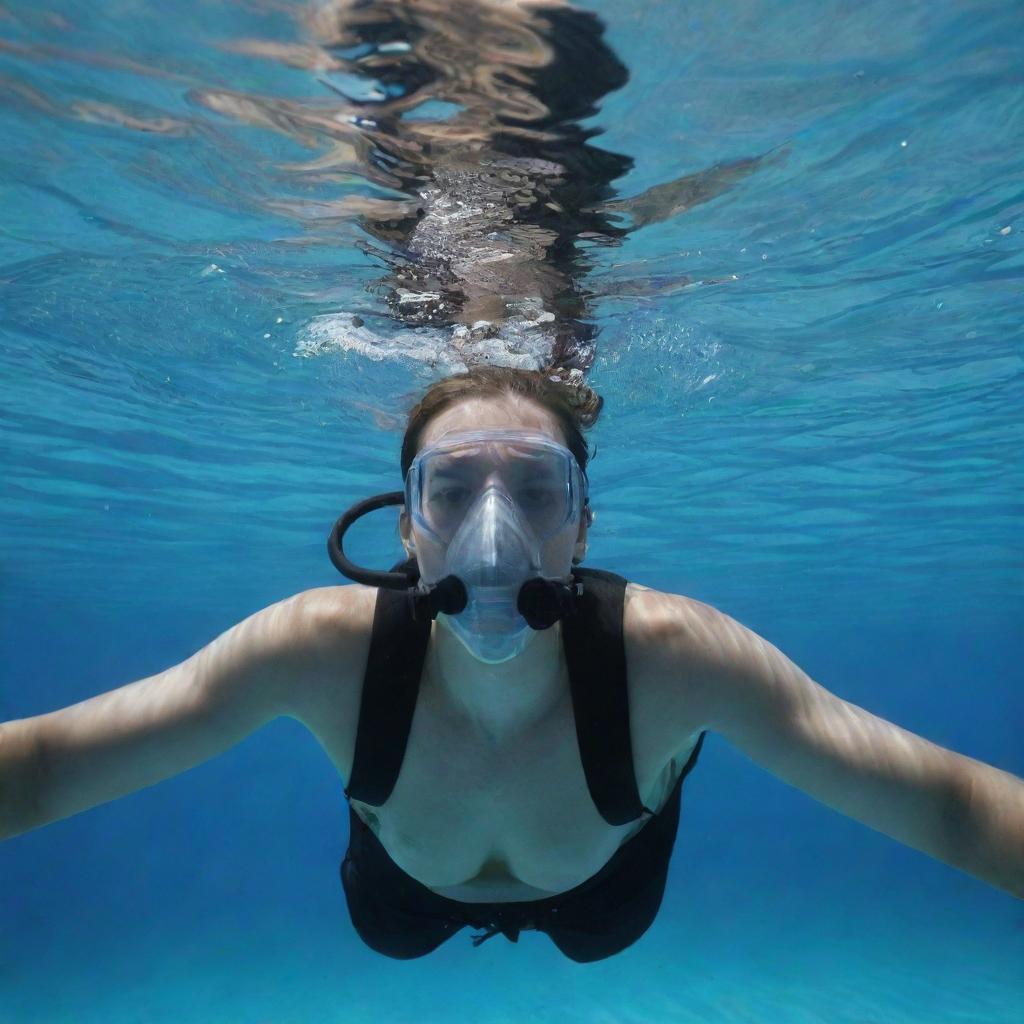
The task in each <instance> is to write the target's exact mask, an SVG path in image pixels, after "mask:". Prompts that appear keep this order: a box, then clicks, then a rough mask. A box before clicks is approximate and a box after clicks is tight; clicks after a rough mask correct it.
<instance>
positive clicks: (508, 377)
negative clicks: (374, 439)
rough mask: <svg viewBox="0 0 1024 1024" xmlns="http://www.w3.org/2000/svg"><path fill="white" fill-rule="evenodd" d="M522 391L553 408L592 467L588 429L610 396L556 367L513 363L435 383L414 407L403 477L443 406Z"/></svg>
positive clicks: (576, 451) (571, 444) (573, 447)
mask: <svg viewBox="0 0 1024 1024" xmlns="http://www.w3.org/2000/svg"><path fill="white" fill-rule="evenodd" d="M504 395H517V396H520V397H523V398H528V399H530V400H531V401H533V402H536V403H537V404H538V405H540V406H542V407H543V408H545V409H547V410H548V412H550V413H551V414H552V415H553V416H554V417H555V419H556V420H557V421H558V425H559V426H560V427H561V428H562V433H563V434H564V435H565V441H566V447H567V448H568V449H569V451H571V452H572V454H573V455H574V456H575V458H576V461H577V462H578V463H579V466H580V469H582V470H584V471H586V468H587V461H588V460H589V459H590V449H589V447H588V446H587V442H586V439H585V438H584V436H583V431H584V430H586V429H587V428H589V427H592V426H593V425H594V424H595V423H596V422H597V417H598V416H599V415H600V412H601V406H602V405H603V404H604V399H603V398H601V396H600V395H598V394H597V392H596V391H594V390H592V389H591V388H589V387H588V386H587V385H586V384H583V383H582V382H580V383H575V382H574V383H569V382H567V381H565V380H562V379H560V378H559V377H557V376H551V371H550V370H519V369H514V368H513V367H509V366H474V367H471V368H470V370H469V371H468V372H467V373H457V374H455V375H454V376H451V377H445V378H444V379H443V380H439V381H437V382H436V383H435V384H431V386H430V387H429V388H427V390H426V393H425V394H424V395H423V397H422V398H421V399H420V400H419V402H417V403H416V405H414V406H413V408H412V410H411V411H410V413H409V420H408V423H407V424H406V427H405V437H404V438H403V439H402V478H403V479H405V476H406V474H407V473H408V472H409V467H410V466H411V465H412V460H413V459H414V458H415V457H416V453H417V452H418V451H419V447H420V438H421V437H422V436H423V431H424V430H425V429H426V426H427V424H428V423H429V422H430V420H431V419H433V418H434V417H435V416H436V415H437V414H438V413H440V412H441V411H442V410H444V409H447V408H448V407H449V406H450V405H454V404H455V403H456V402H460V401H462V400H463V399H465V398H482V397H490V396H493V397H496V398H497V397H502V396H504Z"/></svg>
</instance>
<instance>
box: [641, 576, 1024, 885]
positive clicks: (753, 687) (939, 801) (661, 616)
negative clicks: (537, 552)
mask: <svg viewBox="0 0 1024 1024" xmlns="http://www.w3.org/2000/svg"><path fill="white" fill-rule="evenodd" d="M644 598H645V599H646V600H647V601H648V602H649V603H650V605H651V609H652V616H653V620H654V621H656V622H657V626H656V627H654V628H656V630H657V632H658V633H659V634H660V637H659V642H658V643H657V644H656V645H655V646H656V649H657V650H658V651H659V659H661V660H662V661H663V666H662V672H663V673H664V674H665V678H672V677H671V676H670V675H669V674H668V673H670V672H674V677H675V678H677V679H678V678H679V676H680V666H686V672H687V675H688V676H689V675H690V674H691V673H692V678H693V679H694V681H693V682H692V684H691V683H687V685H686V687H685V688H686V691H687V694H686V697H687V700H688V701H696V702H697V703H698V705H699V713H700V714H701V716H702V718H703V719H704V720H705V722H706V724H707V726H708V727H709V728H711V729H714V730H715V731H717V732H719V733H721V735H723V736H724V737H725V738H726V739H727V740H729V742H730V743H732V744H733V745H734V746H736V747H737V748H738V749H739V750H741V751H742V752H743V753H745V754H746V755H747V756H748V757H750V758H751V759H752V760H753V761H755V762H757V763H758V764H760V765H761V766H762V767H763V768H766V769H767V770H768V771H770V772H771V773H772V774H774V775H776V776H778V777H779V778H780V779H782V780H783V781H784V782H788V783H789V784H790V785H793V786H796V787H797V788H799V789H801V790H803V791H804V792H805V793H808V794H809V795H810V796H813V797H815V798H816V799H818V800H820V801H822V803H825V804H827V805H828V806H829V807H833V808H835V810H837V811H841V812H842V813H843V814H846V815H849V816H850V817H851V818H855V819H856V820H857V821H860V822H863V823H864V824H865V825H868V826H870V827H871V828H874V829H877V830H878V831H879V832H884V833H885V834H886V835H889V836H892V837H893V838H894V839H898V840H899V841H900V842H903V843H906V844H907V845H908V846H913V847H914V848H915V849H918V850H921V851H922V852H923V853H927V854H929V855H930V856H932V857H935V858H936V859H938V860H941V861H944V862H945V863H947V864H951V865H952V866H953V867H957V868H960V869H961V870H963V871H966V872H968V873H969V874H972V875H974V876H975V877H977V878H980V879H982V880H984V881H986V882H989V883H990V884H992V885H995V886H998V887H999V888H1001V889H1005V890H1006V891H1007V892H1009V893H1012V894H1013V895H1014V896H1017V897H1018V898H1020V899H1024V780H1021V779H1019V778H1017V777H1016V776H1014V775H1011V774H1009V773H1008V772H1004V771H1001V770H999V769H998V768H994V767H992V766H991V765H987V764H984V763H982V762H980V761H976V760H974V759H973V758H970V757H964V756H963V755H961V754H957V753H954V752H953V751H951V750H946V749H945V748H943V747H940V746H937V745H936V744H934V743H931V742H929V741H928V740H926V739H923V738H922V737H920V736H916V735H914V734H913V733H911V732H908V731H907V730H905V729H901V728H900V727H899V726H897V725H893V724H892V723H891V722H887V721H886V720H885V719H883V718H879V717H878V716H876V715H872V714H871V713H870V712H868V711H865V710H864V709H863V708H860V707H857V706H856V705H855V704H851V703H849V702H848V701H845V700H842V699H840V698H839V697H837V696H836V695H835V694H832V693H830V692H829V691H828V690H826V689H824V688H823V687H821V686H819V685H818V684H817V683H815V682H814V681H813V680H811V679H810V678H809V677H808V676H807V675H806V674H805V673H804V672H802V671H801V670H800V669H799V668H798V667H797V666H796V665H794V664H793V662H791V661H790V660H789V659H788V658H787V657H786V656H785V655H784V654H782V653H781V652H780V651H778V650H777V649H776V648H774V647H773V646H772V645H771V644H769V643H768V642H767V641H766V640H763V639H762V638H761V637H759V636H757V635H756V634H755V633H752V632H751V631H750V630H748V629H745V628H744V627H743V626H741V625H740V624H739V623H738V622H735V621H734V620H732V619H730V618H729V617H728V616H726V615H723V614H722V613H721V612H718V611H716V610H715V609H713V608H710V607H708V606H707V605H702V604H700V603H699V602H696V601H691V600H689V599H687V598H683V597H677V596H676V595H669V594H655V592H653V591H649V592H647V593H646V594H645V595H644ZM690 714H692V705H691V711H690ZM688 717H689V716H688Z"/></svg>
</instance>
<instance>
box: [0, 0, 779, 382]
mask: <svg viewBox="0 0 1024 1024" xmlns="http://www.w3.org/2000/svg"><path fill="white" fill-rule="evenodd" d="M300 18H301V20H302V21H303V23H304V31H305V34H306V36H307V38H308V39H309V40H310V42H308V43H287V42H281V41H279V40H255V39H246V40H237V41H234V42H232V43H230V44H228V45H227V48H228V49H232V50H235V51H238V52H244V53H248V54H251V55H257V56H262V57H270V58H272V59H275V60H279V61H282V62H284V63H286V64H288V65H291V66H294V67H301V68H304V69H307V70H309V71H310V72H312V73H314V74H315V75H316V76H317V77H318V79H319V81H320V82H321V83H322V84H323V85H324V87H325V94H324V98H323V99H322V100H306V101H300V100H292V99H283V98H278V97H271V96H259V95H252V94H246V93H244V92H239V91H233V90H228V89H212V88H193V89H192V90H191V91H190V96H191V98H192V99H193V101H195V102H196V103H198V104H199V105H201V106H203V107H205V108H207V109H211V110H215V111H217V112H218V113H221V114H225V115H228V116H230V117H232V118H234V119H237V120H241V121H244V122H246V123H250V124H258V125H261V126H263V127H267V128H271V129H273V130H276V131H279V132H282V133H284V134H286V135H287V136H289V137H290V138H292V139H294V140H295V141H297V142H298V143H300V144H302V145H305V146H308V147H310V148H316V149H318V150H319V151H320V155H319V156H317V157H316V158H315V159H313V160H311V161H309V162H307V163H303V164H299V165H291V166H290V167H289V168H288V170H289V172H290V173H293V174H296V175H301V176H302V177H303V180H305V181H306V182H308V183H316V182H319V183H322V182H325V181H326V182H337V183H339V184H340V185H344V186H345V188H346V193H347V194H345V195H343V196H342V197H341V198H338V199H336V200H327V201H325V200H320V201H317V202H312V201H309V200H303V199H296V198H290V197H286V196H281V197H280V199H276V198H275V199H271V200H269V201H266V200H265V201H264V202H265V205H267V206H269V207H270V208H271V209H273V210H275V211H276V212H280V213H285V214H287V215H289V216H293V217H296V218H298V219H300V220H303V221H305V222H306V223H307V224H309V225H311V226H312V225H315V226H316V227H317V228H318V229H320V231H319V233H320V234H321V235H323V234H324V229H327V232H326V233H327V234H328V235H329V234H330V228H331V227H332V226H339V225H341V224H344V223H345V222H355V223H356V224H358V225H359V226H360V227H361V228H362V230H363V231H364V232H365V233H366V234H367V235H369V236H370V238H371V239H372V240H373V241H372V242H367V243H364V245H363V247H364V249H365V250H366V251H367V252H369V253H370V254H372V255H373V256H374V257H375V258H377V259H379V260H380V261H381V262H382V263H383V264H384V266H385V267H386V273H385V275H384V277H383V278H382V279H380V280H379V281H378V282H377V283H376V284H375V285H374V286H373V290H374V291H376V292H377V294H378V295H379V296H380V297H381V298H382V300H383V302H384V303H385V304H386V307H387V308H388V310H389V311H390V315H388V316H379V315H378V316H376V317H375V316H373V313H374V312H376V311H374V310H369V311H367V310H353V311H351V315H349V316H348V317H347V318H346V317H341V318H336V323H335V325H334V330H335V332H336V333H337V331H341V332H342V334H344V333H345V332H346V331H347V332H351V334H352V337H353V338H354V339H355V338H357V340H358V342H359V344H358V345H357V344H355V343H353V345H352V347H362V348H363V349H364V350H365V349H366V348H367V346H368V345H369V346H370V347H373V346H377V347H378V349H386V348H387V347H388V346H389V345H392V344H393V343H394V342H395V339H396V338H398V337H399V336H402V337H404V336H405V335H402V329H403V328H412V327H415V328H420V329H421V330H420V331H418V332H416V334H415V337H416V338H417V339H418V338H420V337H430V338H432V339H433V344H434V350H435V351H437V352H439V353H440V352H442V350H447V351H448V354H449V355H452V354H454V357H455V358H456V360H457V361H461V362H462V363H465V364H469V363H473V362H479V361H491V362H504V363H509V364H512V365H532V366H539V367H543V368H546V369H548V370H549V371H551V372H553V373H554V372H558V371H562V373H563V375H568V376H578V375H579V374H580V373H582V372H584V371H586V370H587V369H588V368H589V366H590V365H591V364H592V362H593V359H594V337H595V334H596V328H595V327H594V325H593V324H592V322H591V321H590V317H591V315H592V311H591V308H590V301H591V300H592V299H593V298H594V296H593V294H592V293H591V292H590V291H588V289H587V287H586V284H585V277H586V274H587V271H588V270H589V269H590V268H591V266H592V263H593V260H592V257H591V250H592V249H593V248H594V247H595V246H597V247H602V246H612V245H616V244H618V243H619V242H620V240H621V239H622V238H623V237H625V236H626V235H627V234H628V233H629V232H630V231H632V230H635V229H637V228H639V227H643V226H644V225H647V224H652V223H656V222H657V221H661V220H664V219H666V218H667V217H670V216H673V215H675V214H678V213H681V212H683V211H685V210H687V209H689V208H691V207H693V206H694V205H696V204H698V203H701V202H706V201H707V200H709V199H711V198H713V197H715V196H717V195H719V194H720V193H721V192H723V191H724V190H725V189H726V188H728V187H729V186H730V185H731V184H733V183H734V182H735V181H737V180H738V179H740V178H742V177H743V176H745V175H746V174H749V173H750V172H751V171H753V170H754V169H755V168H756V167H757V166H758V164H759V160H758V159H750V160H742V161H736V162H733V163H729V164H721V165H718V166H715V167H712V168H710V169H709V170H706V171H703V172H700V173H697V174H693V175H688V176H686V177H683V178H679V179H677V180H675V181H672V182H668V183H666V184H663V185H659V186H656V187H654V188H652V189H649V190H648V191H647V192H645V193H643V194H642V195H639V196H636V197H633V198H631V199H619V198H617V197H616V193H615V191H614V189H613V182H614V181H615V180H616V179H618V178H619V177H621V176H622V175H623V174H625V173H626V172H627V171H629V170H630V168H631V167H632V165H633V162H632V160H631V158H630V157H628V156H625V155H623V154H620V153H613V152H610V151H608V150H605V149H602V148H600V147H599V146H597V145H595V144H594V142H593V139H594V136H595V135H597V134H598V133H599V130H598V129H595V128H591V127H584V126H583V125H581V124H580V121H581V120H583V119H585V118H588V117H590V116H592V115H593V114H594V113H595V112H596V111H597V109H598V104H599V102H600V101H601V99H602V98H603V97H605V96H607V95H608V94H609V93H611V92H613V91H614V90H616V89H619V88H621V87H622V86H623V85H625V84H626V82H627V80H628V77H629V74H628V71H627V69H626V67H625V66H624V65H623V64H622V62H621V61H620V60H619V58H618V57H617V56H616V55H615V53H614V52H613V51H612V50H611V48H610V47H609V46H608V44H607V42H606V41H605V39H604V26H603V24H602V22H601V21H600V19H599V18H598V17H597V16H596V15H594V14H593V13H591V12H588V11H584V10H581V9H579V8H575V7H572V6H570V5H568V4H566V3H562V2H560V0H534V2H529V3H526V2H518V0H372V2H371V0H333V2H331V3H326V4H318V5H316V6H311V7H310V8H308V9H305V10H304V11H302V12H301V13H300ZM45 56H46V55H45V54H43V53H40V57H41V58H42V57H45ZM92 59H93V60H95V59H97V58H96V57H95V56H93V58H92ZM3 101H7V102H11V103H16V104H18V105H23V106H24V105H30V106H32V107H34V108H36V109H37V110H38V109H43V110H44V111H47V112H50V113H52V114H54V116H57V115H58V114H59V115H60V116H73V117H76V118H79V119H86V120H92V121H103V122H105V123H107V124H117V125H119V126H120V127H123V128H125V129H129V130H138V131H149V132H157V133H164V134H183V133H187V132H189V131H191V130H193V127H201V126H199V125H197V126H192V125H189V124H188V123H186V122H180V121H176V120H173V119H169V118H160V117H157V116H151V115H150V114H149V113H148V112H144V114H145V116H144V114H140V113H137V112H133V111H127V110H122V109H120V108H118V107H116V106H114V105H113V104H109V103H104V104H100V103H95V102H94V103H91V104H78V105H75V106H72V107H68V108H67V109H65V108H63V107H61V108H60V110H59V111H58V110H57V108H56V107H55V108H54V110H53V111H51V110H50V109H49V108H50V107H53V103H52V102H51V101H50V100H48V99H47V97H45V96H42V95H41V94H39V95H28V94H26V93H25V92H24V90H22V91H20V92H18V91H17V90H13V89H8V90H5V89H4V88H3V87H2V84H0V102H3ZM354 183H356V184H357V188H356V189H353V184H354ZM683 283H685V282H684V281H681V280H679V279H673V280H670V281H661V282H639V283H638V282H629V283H626V284H625V286H624V290H625V291H626V292H629V293H632V294H637V295H640V294H647V295H650V294H654V293H657V292H658V291H659V290H662V289H668V290H670V291H671V290H675V289H676V288H678V287H679V286H680V285H681V284H683ZM382 312H383V310H382ZM359 313H362V315H361V316H360V315H357V314H359ZM366 318H369V319H372V320H374V323H375V327H374V328H373V329H371V328H370V327H369V326H367V324H366V322H365V320H366ZM377 321H383V322H384V324H385V329H384V330H381V329H380V328H379V327H378V326H376V323H377ZM387 321H390V322H391V324H392V325H393V326H394V328H395V329H397V330H398V331H399V334H397V335H396V334H395V332H394V330H392V331H391V333H390V336H388V331H387V329H386V324H387ZM425 328H429V329H430V330H424V329H425ZM357 336H358V337H357ZM332 340H333V341H334V343H340V344H345V338H344V337H341V338H338V337H335V338H334V339H332ZM421 357H422V356H421ZM574 371H575V372H574Z"/></svg>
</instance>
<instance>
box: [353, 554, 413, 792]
mask: <svg viewBox="0 0 1024 1024" xmlns="http://www.w3.org/2000/svg"><path fill="white" fill-rule="evenodd" d="M408 564H409V563H408V562H402V563H400V564H399V565H396V566H395V567H394V568H393V569H392V570H391V571H392V572H398V571H401V570H402V569H404V568H405V567H406V566H407V565H408ZM430 626H431V620H430V619H426V618H424V619H420V620H416V619H415V618H413V614H412V603H411V602H410V600H409V596H408V594H405V593H403V592H401V591H396V590H385V589H384V588H383V587H381V588H379V589H378V590H377V604H376V606H375V608H374V611H373V633H372V635H371V637H370V653H369V656H368V657H367V660H366V675H365V676H364V677H363V693H362V697H361V698H360V701H359V725H358V728H357V731H356V749H355V755H354V758H353V761H352V777H351V779H350V780H349V784H348V788H347V789H346V790H345V796H346V797H348V798H349V799H350V800H360V801H362V802H363V803H366V804H370V805H371V806H373V807H379V806H380V805H381V804H383V803H385V802H386V801H387V799H388V797H389V796H391V791H392V790H393V789H394V788H395V783H396V782H397V781H398V774H399V772H400V771H401V770H402V761H403V760H404V758H405V748H406V744H407V743H408V742H409V730H410V729H411V728H412V716H413V713H414V712H415V711H416V698H417V697H418V696H419V691H420V675H421V673H422V671H423V659H424V658H425V657H426V653H427V641H428V640H429V639H430Z"/></svg>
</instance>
